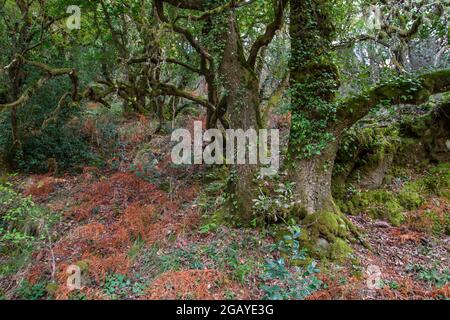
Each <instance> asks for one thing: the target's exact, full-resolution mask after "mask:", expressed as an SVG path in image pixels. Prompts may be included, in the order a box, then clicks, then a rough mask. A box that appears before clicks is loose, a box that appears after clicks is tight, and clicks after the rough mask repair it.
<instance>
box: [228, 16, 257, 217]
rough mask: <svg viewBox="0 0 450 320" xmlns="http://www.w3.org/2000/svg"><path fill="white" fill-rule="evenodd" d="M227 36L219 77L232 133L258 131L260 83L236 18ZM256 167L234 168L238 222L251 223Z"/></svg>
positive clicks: (230, 24)
mask: <svg viewBox="0 0 450 320" xmlns="http://www.w3.org/2000/svg"><path fill="white" fill-rule="evenodd" d="M227 26H228V33H227V39H226V41H225V49H224V53H223V59H222V63H221V65H220V75H221V78H222V80H223V86H224V88H225V91H226V96H225V98H224V99H225V101H224V103H225V104H226V110H227V114H228V115H229V119H228V120H229V125H230V128H231V129H242V130H243V131H247V130H248V129H255V130H258V129H259V128H260V124H261V122H260V112H259V105H260V98H259V80H258V77H257V75H256V73H255V72H254V71H253V68H252V67H251V66H248V65H247V62H246V60H245V57H244V51H243V47H242V43H241V38H240V35H239V30H238V26H237V21H236V16H235V14H234V13H233V12H231V13H230V14H229V16H228V23H227ZM257 168H258V166H257V165H250V164H245V165H236V167H235V171H236V175H235V177H234V179H233V184H232V186H231V188H232V189H233V190H231V191H232V194H233V199H232V204H233V207H234V210H235V211H236V214H238V215H239V218H240V220H241V221H243V222H244V223H245V222H249V221H250V220H251V214H252V205H253V199H254V198H255V196H256V184H255V183H254V181H253V180H254V174H255V172H256V170H257Z"/></svg>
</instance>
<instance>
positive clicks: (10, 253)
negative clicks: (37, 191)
mask: <svg viewBox="0 0 450 320" xmlns="http://www.w3.org/2000/svg"><path fill="white" fill-rule="evenodd" d="M57 219H58V216H57V215H55V214H52V213H51V212H49V211H48V210H47V209H44V208H42V207H40V206H38V205H36V204H35V203H34V202H33V201H32V200H31V198H30V197H23V196H21V195H20V194H18V193H17V192H15V191H14V190H13V189H12V187H11V185H9V184H0V255H1V257H2V264H1V267H0V274H5V273H10V272H15V271H16V270H17V269H19V268H20V267H21V266H22V265H24V264H25V263H26V262H27V261H28V260H29V259H30V257H31V253H32V252H34V251H37V250H39V249H40V248H41V247H42V246H43V245H45V243H46V241H47V240H48V237H49V235H50V231H49V230H50V228H51V227H52V225H53V224H54V223H55V222H56V221H57Z"/></svg>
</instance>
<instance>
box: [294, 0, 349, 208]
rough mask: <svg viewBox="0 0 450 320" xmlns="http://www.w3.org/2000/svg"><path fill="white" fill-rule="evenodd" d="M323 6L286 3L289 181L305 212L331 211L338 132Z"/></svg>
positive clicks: (318, 1) (335, 81)
mask: <svg viewBox="0 0 450 320" xmlns="http://www.w3.org/2000/svg"><path fill="white" fill-rule="evenodd" d="M330 10H331V8H330V5H329V1H324V0H310V1H291V25H290V35H291V38H292V49H291V50H292V56H291V61H290V71H291V76H290V86H291V90H292V96H291V99H292V123H291V136H290V145H289V151H290V153H289V154H290V158H291V159H290V160H291V176H292V177H293V179H294V181H295V182H296V187H297V194H298V197H299V200H300V201H301V204H302V206H303V207H304V209H305V210H306V211H307V212H308V213H309V214H311V213H314V212H319V211H324V210H333V209H334V205H333V199H332V195H331V177H332V170H333V165H334V160H335V157H336V152H337V149H338V143H339V137H340V135H341V130H340V129H339V128H337V127H336V123H335V119H334V117H335V111H336V107H335V101H334V100H335V91H336V90H337V88H338V87H339V77H338V72H337V69H336V67H335V66H334V65H333V63H332V62H331V58H330V57H329V56H328V52H329V48H330V46H331V39H332V33H333V25H332V23H331V21H330V19H329V15H330Z"/></svg>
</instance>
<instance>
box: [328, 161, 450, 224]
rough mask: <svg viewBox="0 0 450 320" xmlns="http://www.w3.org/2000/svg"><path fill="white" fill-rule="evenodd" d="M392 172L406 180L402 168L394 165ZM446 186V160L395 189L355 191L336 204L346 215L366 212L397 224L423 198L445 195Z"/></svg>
mask: <svg viewBox="0 0 450 320" xmlns="http://www.w3.org/2000/svg"><path fill="white" fill-rule="evenodd" d="M391 173H392V175H393V176H395V177H400V178H401V179H407V178H408V175H407V174H406V172H405V171H404V170H402V169H401V168H400V169H399V168H398V167H395V168H394V169H393V170H392V172H391ZM449 186H450V166H449V164H448V163H444V164H440V165H438V166H436V167H434V168H433V169H431V170H429V173H428V174H426V175H425V176H424V177H422V178H420V179H416V180H411V181H408V182H406V183H405V184H404V186H403V188H402V189H401V190H400V191H398V192H393V191H389V190H385V189H378V190H370V191H365V192H359V193H356V194H354V195H353V196H351V197H350V198H349V199H348V200H339V201H337V202H336V203H337V204H338V206H339V208H340V209H341V211H342V212H344V213H347V214H360V213H362V212H366V213H368V214H369V215H370V216H371V217H372V218H375V219H384V220H387V221H389V222H390V223H391V224H393V225H394V226H399V225H400V224H401V223H403V222H404V220H405V213H406V212H408V211H413V210H417V209H418V208H419V207H420V206H422V205H423V204H424V203H425V199H426V197H428V196H430V195H437V196H443V197H447V198H448V195H449Z"/></svg>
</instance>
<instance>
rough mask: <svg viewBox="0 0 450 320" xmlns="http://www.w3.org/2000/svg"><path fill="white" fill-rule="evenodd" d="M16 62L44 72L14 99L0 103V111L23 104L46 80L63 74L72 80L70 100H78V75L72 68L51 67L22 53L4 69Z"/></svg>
mask: <svg viewBox="0 0 450 320" xmlns="http://www.w3.org/2000/svg"><path fill="white" fill-rule="evenodd" d="M18 62H21V63H22V64H27V65H30V66H33V67H36V68H38V69H41V70H42V71H44V72H45V74H44V75H43V76H42V77H41V78H40V79H39V80H38V81H37V82H36V83H35V84H34V85H32V86H31V87H29V88H27V89H26V90H25V91H24V93H23V94H22V95H21V96H20V97H19V98H18V99H17V100H16V101H14V102H11V103H7V104H0V111H1V110H3V109H6V108H17V107H21V106H23V105H24V104H25V103H27V102H28V101H29V100H30V98H31V97H32V96H33V95H34V94H35V93H36V91H37V90H39V89H40V88H42V87H43V86H44V84H45V83H46V82H47V81H48V80H50V79H51V78H54V77H59V76H63V75H68V76H69V77H70V79H71V81H72V100H74V101H77V100H78V77H77V74H76V72H75V70H74V69H69V68H51V67H50V66H48V65H46V64H44V63H41V62H35V61H30V60H27V59H25V58H24V57H23V56H22V55H16V56H15V58H14V60H13V61H12V62H11V64H10V65H9V66H7V67H5V69H6V68H9V67H10V66H12V65H14V64H15V63H18Z"/></svg>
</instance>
